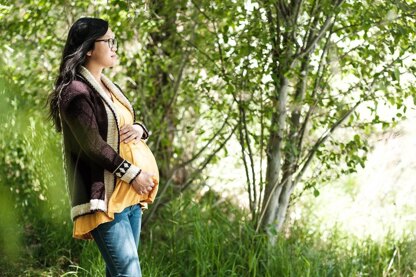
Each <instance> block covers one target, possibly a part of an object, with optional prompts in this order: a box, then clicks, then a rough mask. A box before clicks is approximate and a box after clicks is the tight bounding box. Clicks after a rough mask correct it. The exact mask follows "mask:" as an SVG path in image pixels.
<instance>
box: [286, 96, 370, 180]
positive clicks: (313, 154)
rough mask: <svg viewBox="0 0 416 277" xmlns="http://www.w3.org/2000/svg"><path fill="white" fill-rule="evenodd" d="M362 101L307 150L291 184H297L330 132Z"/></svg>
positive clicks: (355, 106) (358, 103)
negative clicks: (304, 159)
mask: <svg viewBox="0 0 416 277" xmlns="http://www.w3.org/2000/svg"><path fill="white" fill-rule="evenodd" d="M361 103H362V101H358V102H357V103H356V104H355V105H354V106H353V107H352V108H351V109H350V110H349V111H347V112H346V113H345V114H344V115H343V116H342V117H341V118H340V119H338V121H337V122H335V124H334V125H332V126H331V128H330V129H328V130H327V131H325V132H324V133H323V134H322V135H321V137H320V138H319V139H318V140H317V141H316V143H315V144H314V146H313V147H312V149H311V150H310V151H309V153H308V155H307V160H306V162H305V163H304V165H303V167H302V169H301V170H300V171H299V173H298V175H297V176H296V179H295V182H293V184H297V183H298V182H299V180H300V179H301V178H302V176H303V174H304V173H305V171H306V169H307V168H308V166H309V164H310V163H311V161H312V159H313V157H314V156H315V154H316V151H317V150H318V148H319V147H320V146H321V145H322V144H323V143H324V142H325V141H326V140H327V139H328V138H329V137H330V136H331V135H332V133H333V132H334V131H335V130H336V129H338V127H339V126H340V125H341V124H342V123H343V122H344V121H345V120H346V119H347V118H348V117H349V116H350V115H351V114H352V113H353V112H354V111H355V110H356V109H357V107H358V106H359V105H360V104H361Z"/></svg>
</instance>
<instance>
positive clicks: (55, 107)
mask: <svg viewBox="0 0 416 277" xmlns="http://www.w3.org/2000/svg"><path fill="white" fill-rule="evenodd" d="M107 30H108V22H107V21H105V20H103V19H100V18H91V17H83V18H80V19H78V20H77V21H75V23H74V24H73V25H72V26H71V28H70V29H69V32H68V37H67V39H66V43H65V48H64V51H63V54H62V60H61V66H60V67H59V74H58V77H57V78H56V81H55V88H54V90H53V91H52V93H51V94H50V95H49V96H48V104H49V109H50V110H49V117H50V118H51V119H52V121H53V123H54V125H55V128H56V130H57V131H58V132H60V131H61V130H62V126H61V121H60V118H59V100H60V94H61V91H62V90H63V89H65V87H66V86H68V85H69V84H70V83H71V81H73V80H74V79H75V74H76V72H77V71H78V68H79V66H80V65H84V64H85V62H86V58H87V52H88V51H90V50H91V49H94V41H95V40H96V39H97V38H99V37H102V36H103V35H105V33H106V32H107Z"/></svg>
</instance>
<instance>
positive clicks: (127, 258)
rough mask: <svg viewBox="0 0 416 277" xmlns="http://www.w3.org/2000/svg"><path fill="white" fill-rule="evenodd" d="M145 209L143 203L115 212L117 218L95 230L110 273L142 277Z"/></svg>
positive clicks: (94, 235) (112, 274)
mask: <svg viewBox="0 0 416 277" xmlns="http://www.w3.org/2000/svg"><path fill="white" fill-rule="evenodd" d="M141 221H142V210H141V207H140V205H133V206H130V207H127V208H125V209H124V210H123V211H122V212H121V213H116V214H114V220H113V221H110V222H106V223H103V224H100V225H98V226H97V228H95V229H94V230H92V231H91V233H92V236H93V238H94V240H95V242H96V243H97V246H98V249H99V250H100V252H101V255H102V256H103V258H104V261H105V263H106V276H107V277H109V276H131V277H141V276H142V273H141V269H140V262H139V255H138V254H137V248H138V246H139V239H140V228H141Z"/></svg>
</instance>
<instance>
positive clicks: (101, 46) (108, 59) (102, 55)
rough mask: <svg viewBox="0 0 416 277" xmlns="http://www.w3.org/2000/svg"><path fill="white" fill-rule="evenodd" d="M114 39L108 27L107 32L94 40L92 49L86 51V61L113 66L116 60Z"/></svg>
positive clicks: (103, 65)
mask: <svg viewBox="0 0 416 277" xmlns="http://www.w3.org/2000/svg"><path fill="white" fill-rule="evenodd" d="M108 39H110V41H108ZM114 39H115V35H114V33H113V32H112V31H111V29H110V28H108V30H107V33H105V35H103V36H102V37H99V38H98V39H97V40H96V41H95V45H94V49H93V50H90V51H88V53H87V56H88V62H89V63H95V64H96V65H98V66H102V67H104V68H107V67H113V66H114V65H115V64H116V62H117V54H116V51H117V47H116V45H114V43H113V42H114V41H113V40H114ZM110 46H111V48H110Z"/></svg>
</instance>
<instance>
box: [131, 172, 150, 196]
mask: <svg viewBox="0 0 416 277" xmlns="http://www.w3.org/2000/svg"><path fill="white" fill-rule="evenodd" d="M131 185H132V186H133V188H134V190H135V191H136V192H137V193H138V194H142V195H143V194H149V193H150V192H151V191H152V190H153V188H154V186H155V184H154V183H153V176H152V175H150V174H149V173H147V172H145V171H143V170H142V172H140V174H139V176H137V177H136V178H134V179H133V181H131Z"/></svg>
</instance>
